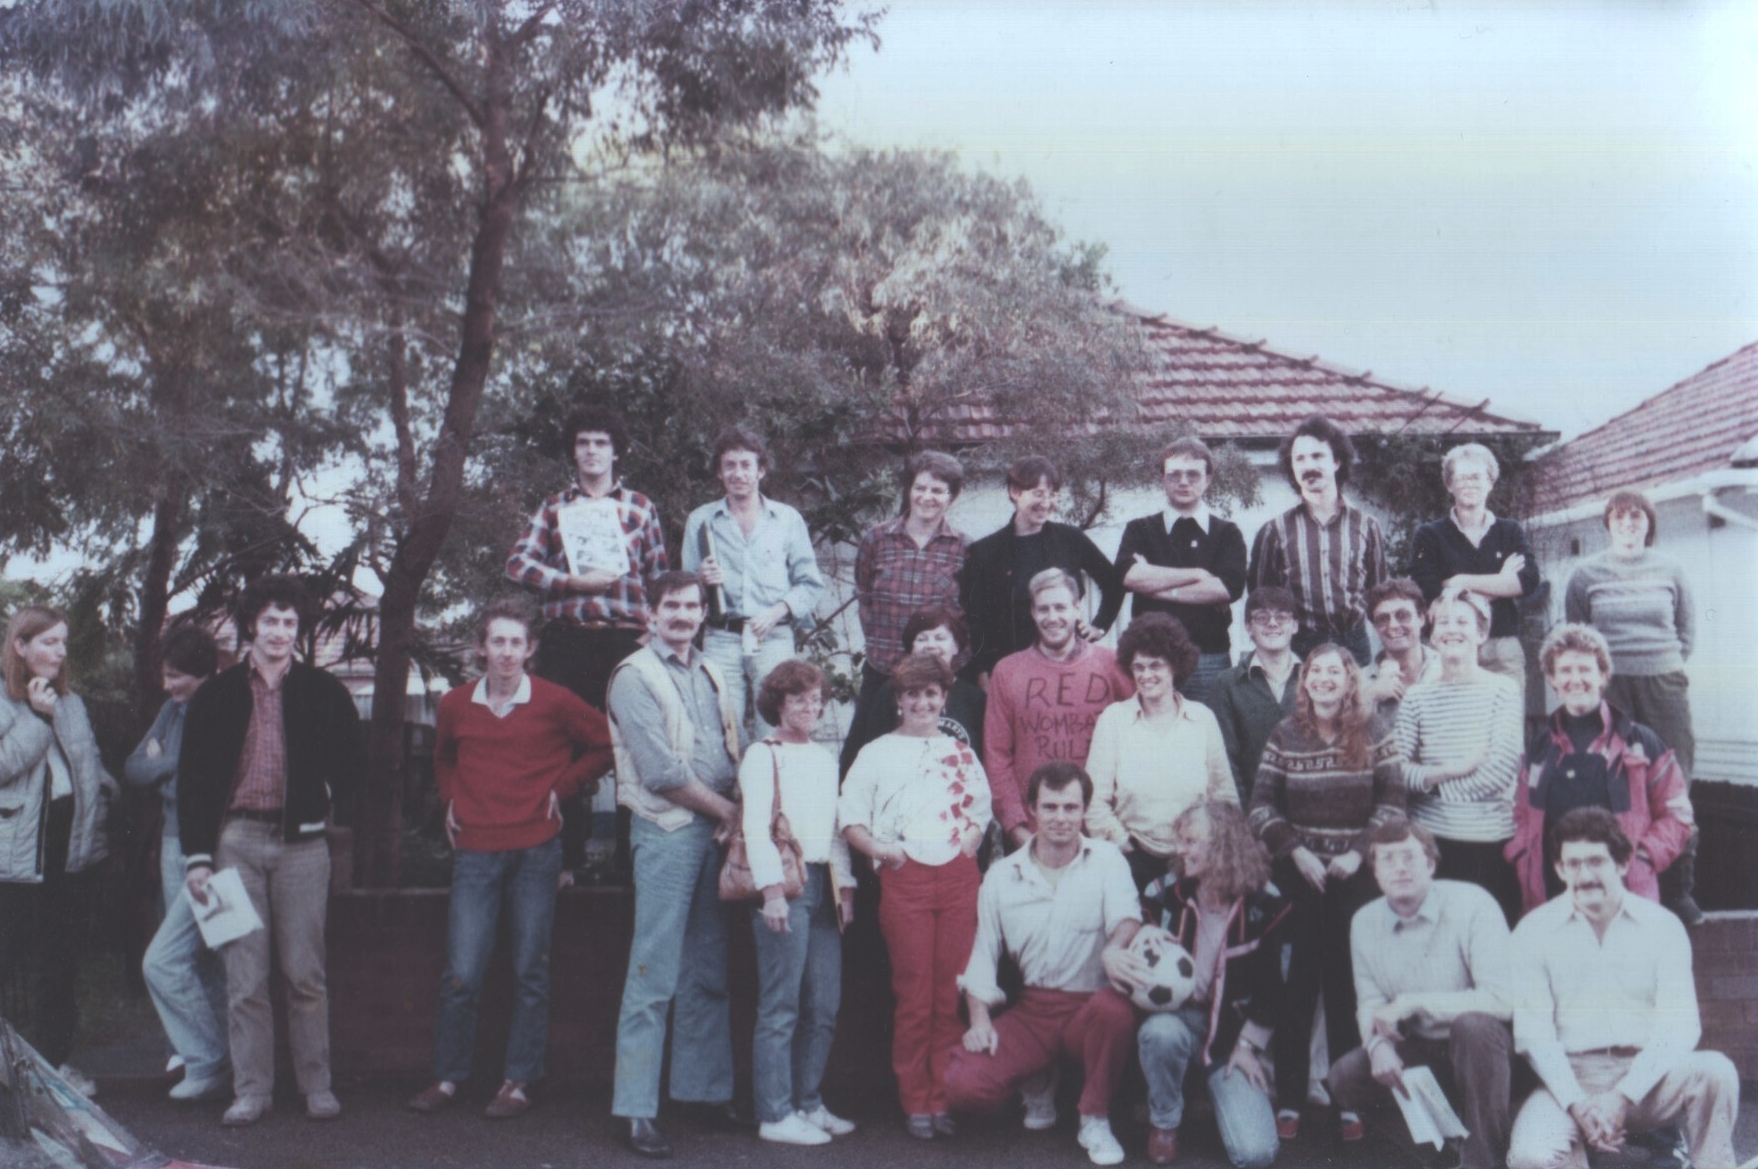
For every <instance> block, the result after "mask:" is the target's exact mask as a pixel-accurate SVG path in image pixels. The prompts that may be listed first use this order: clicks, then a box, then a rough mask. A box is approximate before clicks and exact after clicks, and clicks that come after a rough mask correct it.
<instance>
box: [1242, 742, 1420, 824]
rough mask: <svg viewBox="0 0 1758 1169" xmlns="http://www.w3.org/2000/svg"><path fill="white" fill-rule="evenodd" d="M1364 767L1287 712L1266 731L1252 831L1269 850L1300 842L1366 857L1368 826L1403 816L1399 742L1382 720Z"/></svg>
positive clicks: (1254, 793)
mask: <svg viewBox="0 0 1758 1169" xmlns="http://www.w3.org/2000/svg"><path fill="white" fill-rule="evenodd" d="M1372 730H1373V735H1372V737H1373V739H1374V743H1373V746H1372V747H1371V748H1369V750H1368V764H1367V766H1366V767H1365V768H1354V767H1351V766H1349V765H1348V764H1347V763H1346V762H1344V760H1343V758H1342V755H1341V752H1340V751H1339V750H1338V749H1337V747H1335V746H1333V745H1330V744H1327V743H1325V742H1324V741H1323V740H1321V739H1320V738H1318V736H1316V735H1309V734H1307V733H1306V732H1305V731H1304V730H1302V729H1301V727H1300V723H1299V721H1298V720H1297V719H1296V718H1294V717H1292V716H1290V717H1289V718H1285V719H1283V720H1282V721H1281V723H1279V724H1278V725H1277V726H1276V729H1275V730H1273V731H1271V732H1270V741H1269V742H1268V743H1267V744H1265V746H1264V755H1263V759H1262V761H1261V762H1259V763H1258V768H1257V782H1256V783H1255V784H1254V785H1253V786H1252V789H1251V813H1250V821H1251V830H1252V834H1253V835H1255V836H1256V837H1257V838H1258V839H1259V840H1261V841H1263V843H1264V847H1266V848H1268V849H1269V850H1270V853H1271V855H1273V856H1277V857H1282V856H1286V855H1288V854H1289V853H1291V852H1293V851H1294V850H1295V849H1296V848H1299V847H1300V846H1301V845H1305V846H1306V847H1307V848H1309V849H1311V850H1312V851H1313V852H1315V853H1317V854H1318V855H1319V856H1321V857H1325V858H1329V857H1334V856H1339V855H1341V854H1342V853H1345V852H1349V851H1352V850H1353V851H1355V852H1359V853H1360V854H1361V855H1362V857H1363V858H1364V859H1365V857H1366V856H1367V844H1366V834H1367V830H1368V829H1369V828H1371V827H1373V826H1374V825H1376V824H1382V823H1385V822H1386V821H1388V820H1400V819H1403V817H1404V773H1403V768H1402V765H1401V759H1400V756H1399V754H1398V744H1397V741H1396V740H1395V739H1394V738H1393V737H1392V734H1391V730H1390V728H1389V727H1387V726H1386V724H1385V723H1384V721H1383V720H1381V719H1378V718H1376V719H1375V720H1374V723H1373V728H1372Z"/></svg>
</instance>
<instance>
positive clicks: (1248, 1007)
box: [1141, 877, 1291, 1067]
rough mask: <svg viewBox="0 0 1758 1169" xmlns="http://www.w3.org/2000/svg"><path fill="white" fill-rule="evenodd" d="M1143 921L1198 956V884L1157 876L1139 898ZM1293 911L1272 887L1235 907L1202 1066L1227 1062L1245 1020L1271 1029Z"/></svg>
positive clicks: (1212, 1003) (1213, 994) (1211, 1004)
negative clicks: (1284, 938)
mask: <svg viewBox="0 0 1758 1169" xmlns="http://www.w3.org/2000/svg"><path fill="white" fill-rule="evenodd" d="M1141 907H1142V920H1143V921H1145V922H1147V923H1149V924H1150V925H1157V926H1160V927H1161V928H1162V929H1166V930H1169V931H1171V933H1172V934H1173V935H1175V936H1176V937H1177V938H1178V944H1179V945H1181V946H1183V947H1184V948H1185V949H1186V950H1189V951H1190V952H1191V953H1192V954H1195V953H1196V926H1197V908H1196V882H1194V881H1185V880H1184V879H1183V878H1179V879H1177V880H1173V879H1172V878H1170V877H1161V878H1159V879H1158V880H1155V881H1151V882H1149V884H1148V887H1147V889H1146V890H1144V891H1143V892H1142V895H1141ZM1290 910H1291V906H1290V903H1289V901H1288V899H1287V898H1286V897H1283V896H1282V895H1281V894H1280V893H1279V892H1277V890H1276V887H1275V886H1274V885H1270V886H1268V887H1266V888H1265V889H1263V890H1262V891H1261V892H1258V893H1253V894H1251V895H1250V896H1247V897H1241V898H1240V899H1239V900H1238V901H1237V902H1235V903H1234V908H1233V917H1232V919H1231V920H1229V921H1228V923H1227V939H1226V943H1225V949H1224V951H1223V953H1224V955H1225V957H1224V959H1223V961H1222V963H1221V969H1220V971H1219V972H1218V973H1217V974H1216V976H1215V980H1214V983H1213V985H1212V986H1211V987H1210V989H1209V995H1210V998H1209V1033H1208V1035H1207V1036H1206V1037H1205V1038H1204V1040H1203V1050H1202V1055H1203V1066H1204V1067H1208V1066H1210V1065H1211V1064H1214V1063H1225V1062H1226V1061H1227V1060H1228V1059H1229V1058H1230V1057H1231V1056H1232V1055H1233V1045H1234V1044H1235V1043H1237V1042H1239V1033H1240V1032H1241V1031H1243V1030H1244V1029H1245V1024H1246V1023H1247V1022H1251V1023H1256V1024H1258V1025H1259V1026H1261V1027H1265V1028H1274V1027H1275V1025H1276V1022H1277V1019H1278V1017H1279V1012H1280V1011H1281V1010H1282V997H1283V992H1282V987H1283V983H1282V933H1283V931H1284V930H1285V929H1286V928H1287V925H1288V915H1289V912H1290Z"/></svg>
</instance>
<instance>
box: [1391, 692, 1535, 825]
mask: <svg viewBox="0 0 1758 1169" xmlns="http://www.w3.org/2000/svg"><path fill="white" fill-rule="evenodd" d="M1525 705H1526V703H1525V696H1524V695H1522V694H1521V692H1520V687H1519V686H1518V685H1517V684H1516V683H1515V682H1514V681H1513V680H1512V679H1510V678H1505V677H1503V676H1501V675H1500V674H1492V673H1490V672H1489V671H1487V670H1479V671H1477V676H1476V677H1475V678H1474V679H1473V680H1471V681H1469V682H1443V681H1440V680H1439V679H1436V680H1435V681H1432V682H1421V683H1418V684H1417V685H1415V686H1412V687H1411V688H1410V689H1409V691H1408V692H1407V693H1406V694H1405V695H1404V701H1403V704H1402V705H1400V706H1399V708H1398V724H1397V732H1396V733H1397V739H1398V750H1399V752H1400V753H1401V754H1402V755H1403V757H1404V780H1405V782H1406V783H1407V784H1408V785H1409V788H1410V803H1409V807H1410V818H1411V819H1412V820H1414V821H1416V822H1417V823H1418V824H1420V825H1422V826H1423V827H1424V828H1427V829H1428V830H1429V831H1430V832H1432V833H1434V834H1435V835H1436V836H1439V837H1441V838H1443V839H1446V840H1469V841H1477V842H1479V843H1499V842H1501V841H1504V840H1507V839H1508V838H1509V837H1511V836H1513V835H1514V789H1515V788H1516V787H1517V786H1518V784H1519V778H1520V753H1521V749H1522V747H1523V742H1522V740H1523V739H1524V737H1525ZM1486 751H1487V754H1485V752H1486ZM1480 758H1481V759H1482V762H1481V763H1479V764H1478V765H1477V767H1476V768H1474V769H1473V770H1472V771H1470V772H1468V773H1467V774H1465V775H1462V776H1460V777H1459V778H1458V779H1447V780H1442V781H1441V783H1440V785H1439V786H1438V787H1435V788H1432V789H1431V788H1430V787H1429V784H1428V780H1429V776H1430V775H1432V774H1433V773H1434V772H1436V771H1438V770H1442V769H1450V768H1456V767H1459V766H1461V765H1463V764H1466V763H1469V762H1471V761H1472V760H1474V759H1480Z"/></svg>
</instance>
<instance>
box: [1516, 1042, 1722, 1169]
mask: <svg viewBox="0 0 1758 1169" xmlns="http://www.w3.org/2000/svg"><path fill="white" fill-rule="evenodd" d="M1569 1063H1570V1064H1571V1065H1572V1066H1573V1067H1574V1069H1575V1078H1576V1079H1577V1080H1579V1081H1580V1083H1581V1088H1582V1090H1583V1091H1585V1092H1586V1093H1588V1094H1589V1095H1594V1094H1597V1093H1600V1092H1608V1091H1610V1090H1611V1089H1612V1088H1614V1087H1616V1086H1617V1083H1618V1081H1619V1080H1622V1079H1623V1078H1624V1073H1626V1072H1628V1071H1629V1070H1630V1063H1631V1061H1630V1059H1629V1057H1627V1056H1617V1055H1610V1054H1593V1055H1571V1056H1570V1057H1569ZM1739 1103H1740V1078H1739V1075H1738V1073H1736V1072H1735V1071H1734V1065H1733V1061H1732V1060H1730V1059H1728V1057H1727V1056H1725V1055H1723V1054H1721V1052H1719V1051H1693V1052H1692V1053H1691V1054H1690V1055H1687V1056H1685V1058H1683V1059H1681V1060H1680V1061H1679V1062H1678V1063H1677V1064H1675V1065H1673V1069H1672V1070H1671V1071H1669V1072H1668V1073H1667V1074H1666V1075H1664V1076H1662V1077H1661V1079H1660V1083H1658V1084H1656V1085H1655V1086H1654V1088H1653V1090H1652V1091H1650V1092H1649V1093H1648V1095H1646V1096H1644V1097H1642V1099H1640V1100H1638V1101H1637V1102H1636V1103H1634V1104H1632V1105H1631V1106H1630V1110H1629V1113H1628V1115H1627V1116H1626V1117H1625V1119H1624V1128H1625V1129H1626V1130H1627V1131H1629V1132H1648V1131H1649V1130H1651V1129H1656V1128H1661V1127H1664V1126H1666V1125H1669V1124H1677V1125H1682V1126H1683V1127H1684V1130H1685V1141H1686V1143H1688V1144H1689V1145H1690V1146H1691V1164H1692V1165H1693V1166H1695V1167H1696V1169H1734V1144H1733V1139H1734V1116H1735V1113H1736V1112H1737V1111H1738V1108H1739ZM1508 1169H1587V1149H1586V1147H1585V1145H1584V1144H1583V1143H1582V1140H1581V1130H1580V1128H1579V1127H1578V1126H1577V1125H1576V1124H1575V1120H1574V1118H1573V1117H1571V1116H1570V1115H1569V1114H1568V1113H1567V1112H1566V1111H1564V1109H1563V1107H1562V1105H1560V1104H1558V1103H1557V1098H1556V1097H1555V1096H1552V1095H1551V1094H1550V1092H1549V1091H1547V1090H1545V1089H1544V1088H1539V1089H1538V1090H1537V1091H1535V1092H1533V1093H1532V1095H1531V1096H1529V1097H1527V1099H1526V1104H1525V1106H1524V1107H1522V1108H1521V1109H1520V1115H1519V1117H1517V1118H1516V1119H1515V1121H1514V1134H1513V1137H1512V1139H1511V1140H1510V1141H1509V1144H1508Z"/></svg>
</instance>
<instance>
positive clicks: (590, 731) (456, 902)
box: [409, 597, 610, 1120]
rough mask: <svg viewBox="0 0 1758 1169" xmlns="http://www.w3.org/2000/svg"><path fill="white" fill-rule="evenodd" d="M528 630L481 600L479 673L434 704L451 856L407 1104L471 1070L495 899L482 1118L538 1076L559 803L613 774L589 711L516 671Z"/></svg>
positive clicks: (436, 1098) (499, 1114) (517, 1099)
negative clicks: (502, 1053) (499, 1036)
mask: <svg viewBox="0 0 1758 1169" xmlns="http://www.w3.org/2000/svg"><path fill="white" fill-rule="evenodd" d="M531 626H532V615H531V609H530V606H529V604H528V603H527V602H526V601H524V600H523V599H521V598H518V597H506V598H503V599H501V600H498V601H493V602H491V603H490V604H489V605H488V606H487V607H486V608H484V609H483V611H482V616H481V617H480V618H479V619H478V621H477V626H476V652H477V654H478V655H479V656H480V657H481V658H482V662H483V667H484V673H483V676H482V677H481V678H479V679H477V681H476V683H475V684H474V685H471V686H459V687H456V688H455V689H453V690H451V691H449V692H448V693H447V694H446V696H445V697H444V698H442V699H440V704H439V719H438V733H437V735H436V737H435V742H434V748H433V768H434V776H435V778H436V779H437V780H438V786H439V794H440V799H441V800H443V801H444V802H445V805H446V839H447V840H449V841H450V842H451V845H452V848H453V850H454V855H455V860H454V862H453V866H452V898H451V913H450V919H449V921H448V923H447V927H446V972H445V976H444V977H443V978H442V979H441V981H440V1013H439V1024H438V1035H437V1037H436V1039H435V1041H434V1053H433V1062H434V1074H435V1077H436V1079H435V1081H434V1083H433V1084H431V1085H430V1086H429V1087H427V1088H425V1089H423V1090H422V1091H421V1092H420V1094H418V1095H417V1096H416V1097H415V1098H414V1099H412V1100H410V1101H409V1107H410V1108H412V1109H414V1110H415V1111H417V1112H437V1111H439V1110H440V1109H441V1108H444V1107H445V1106H446V1105H448V1104H450V1103H451V1102H452V1099H453V1097H454V1096H455V1095H456V1094H457V1091H458V1085H460V1084H462V1083H463V1082H464V1081H465V1080H467V1079H469V1078H470V1063H471V1057H472V1056H473V1055H474V1054H475V1051H476V1007H477V1004H478V1002H479V1001H480V1000H481V998H482V981H483V979H484V978H485V977H486V976H487V974H488V960H489V958H490V957H491V956H492V955H493V953H494V943H495V934H496V932H497V926H498V923H499V921H500V916H501V908H502V906H503V904H504V905H505V907H506V909H507V917H508V919H509V921H508V924H509V926H510V929H509V931H508V932H509V934H510V935H511V939H510V940H511V942H512V951H513V980H514V983H515V986H516V990H515V991H514V995H513V1021H512V1026H511V1027H510V1028H509V1029H508V1034H507V1059H506V1078H505V1079H504V1080H503V1081H502V1082H501V1086H500V1091H498V1092H497V1093H496V1094H495V1097H494V1100H493V1101H492V1102H491V1103H490V1104H489V1106H488V1110H487V1112H486V1114H485V1115H487V1116H488V1117H489V1118H490V1119H492V1120H505V1119H509V1118H511V1117H514V1116H518V1115H520V1114H521V1113H523V1112H524V1111H525V1110H526V1109H527V1108H529V1107H530V1106H531V1100H530V1097H529V1096H528V1095H527V1093H526V1089H527V1087H528V1086H529V1085H530V1084H531V1083H533V1082H534V1081H536V1080H540V1079H542V1078H543V1065H544V1055H545V1052H546V1050H547V1049H548V1046H549V954H550V937H551V935H552V933H553V932H554V928H555V899H556V885H557V878H558V877H559V876H560V874H561V870H562V842H561V839H560V837H559V835H558V834H559V833H560V831H561V801H562V800H564V799H566V798H567V797H568V796H570V795H573V794H574V793H575V792H577V791H579V790H580V789H581V788H583V787H585V786H586V785H588V784H591V783H593V782H594V781H595V780H597V779H598V777H599V776H601V775H603V774H604V773H605V772H607V771H609V770H610V731H609V729H608V728H607V727H606V726H605V721H604V715H602V714H600V713H599V711H598V710H597V708H595V707H591V706H587V705H586V703H584V702H583V701H581V700H580V698H579V697H578V696H577V695H575V694H572V693H570V692H569V691H568V690H566V689H565V688H563V687H561V686H558V685H556V684H555V683H553V682H548V681H545V680H544V679H542V678H533V677H531V675H529V674H528V673H526V672H525V666H526V663H527V662H528V661H529V660H530V658H531V655H532V654H533V653H535V652H536V650H537V642H536V640H535V639H534V638H533V637H532V629H531Z"/></svg>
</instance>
